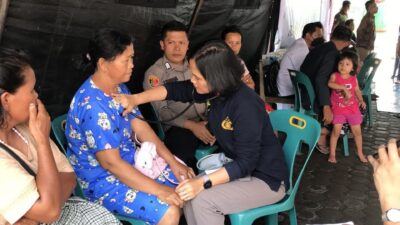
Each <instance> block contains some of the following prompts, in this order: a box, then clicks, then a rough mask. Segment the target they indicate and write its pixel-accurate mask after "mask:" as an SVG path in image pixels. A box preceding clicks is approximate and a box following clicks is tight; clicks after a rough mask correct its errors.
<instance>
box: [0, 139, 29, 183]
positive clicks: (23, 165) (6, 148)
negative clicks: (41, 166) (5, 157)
mask: <svg viewBox="0 0 400 225" xmlns="http://www.w3.org/2000/svg"><path fill="white" fill-rule="evenodd" d="M0 147H1V148H2V149H3V150H4V151H6V152H8V154H10V155H11V156H12V157H14V159H15V160H17V161H18V162H19V164H21V166H22V167H23V168H24V169H25V170H26V171H27V172H28V173H29V174H30V175H32V176H33V177H36V173H35V172H33V170H32V169H31V168H30V167H29V166H28V164H26V163H25V162H24V160H22V159H21V158H20V157H19V156H18V155H17V154H15V152H13V151H12V150H11V149H10V148H9V147H8V146H7V145H5V144H3V143H1V142H0Z"/></svg>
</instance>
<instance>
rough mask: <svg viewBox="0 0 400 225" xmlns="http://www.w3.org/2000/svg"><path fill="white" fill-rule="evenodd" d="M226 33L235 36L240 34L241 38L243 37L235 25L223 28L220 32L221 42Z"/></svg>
mask: <svg viewBox="0 0 400 225" xmlns="http://www.w3.org/2000/svg"><path fill="white" fill-rule="evenodd" d="M228 33H237V34H240V36H241V37H243V35H242V31H241V30H240V28H239V27H238V26H236V25H231V26H227V27H225V28H224V29H223V30H222V33H221V39H222V40H225V38H226V35H227V34H228Z"/></svg>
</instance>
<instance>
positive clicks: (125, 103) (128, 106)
mask: <svg viewBox="0 0 400 225" xmlns="http://www.w3.org/2000/svg"><path fill="white" fill-rule="evenodd" d="M111 96H112V97H113V98H114V100H115V101H116V102H118V103H119V104H121V106H122V107H123V108H124V111H123V112H122V115H123V116H126V115H128V114H129V113H130V112H132V110H133V108H135V107H136V106H137V105H140V104H139V102H138V101H139V99H138V97H137V95H126V94H115V93H112V94H111Z"/></svg>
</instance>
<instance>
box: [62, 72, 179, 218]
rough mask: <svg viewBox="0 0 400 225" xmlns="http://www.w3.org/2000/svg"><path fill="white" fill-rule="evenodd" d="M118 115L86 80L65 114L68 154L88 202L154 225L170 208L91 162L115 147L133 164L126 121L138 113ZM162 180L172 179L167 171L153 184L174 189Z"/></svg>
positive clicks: (122, 89) (124, 90)
mask: <svg viewBox="0 0 400 225" xmlns="http://www.w3.org/2000/svg"><path fill="white" fill-rule="evenodd" d="M117 93H124V94H130V92H129V90H128V88H127V87H126V86H125V85H124V84H121V85H119V86H118V89H117ZM122 112H123V108H122V106H121V105H120V104H118V103H117V102H116V101H114V100H113V98H112V97H111V96H109V95H107V94H105V93H104V92H103V91H102V90H100V89H99V88H97V87H96V85H95V84H94V83H93V81H92V80H91V78H89V79H88V80H86V81H85V83H84V84H83V85H82V86H81V87H80V88H79V90H78V91H77V93H76V94H75V96H74V98H73V100H72V102H71V105H70V110H69V112H68V117H67V124H66V130H65V133H66V137H67V140H68V147H67V156H68V159H69V161H70V163H71V165H72V166H73V168H74V170H75V173H76V175H77V177H78V182H79V184H80V185H81V187H82V190H83V193H84V195H85V197H86V198H87V199H88V200H90V201H93V202H97V203H99V204H101V205H104V206H105V207H106V208H107V209H109V210H110V211H112V212H114V213H118V214H122V215H125V216H130V217H133V218H138V219H141V220H145V221H147V222H149V223H150V224H156V223H158V222H159V220H160V219H161V218H162V216H163V215H164V213H165V212H166V210H167V209H168V207H169V206H168V205H167V204H166V203H164V202H162V201H160V200H159V199H158V198H157V197H156V196H153V195H150V194H147V193H144V192H140V191H137V190H135V189H132V188H130V187H128V186H126V185H125V184H124V183H122V182H121V181H120V180H118V179H117V178H116V177H115V176H114V175H113V174H111V173H110V172H109V171H107V170H105V169H104V168H103V167H102V166H101V165H100V163H99V162H98V161H97V160H96V153H97V152H99V151H103V150H106V149H118V151H119V154H120V157H121V158H122V159H123V160H125V161H126V162H127V163H129V164H130V165H134V163H135V162H134V154H135V151H136V146H135V143H134V141H132V128H131V121H132V120H133V119H135V118H136V117H138V116H141V113H140V111H139V110H138V109H137V108H135V109H133V110H132V112H131V113H129V114H128V115H127V116H122ZM166 177H167V178H168V179H170V180H173V181H177V179H176V178H175V177H174V175H173V173H172V172H171V170H170V168H169V167H167V168H166V169H165V170H164V171H163V173H162V174H161V175H160V176H159V177H158V178H157V179H156V181H157V182H159V183H162V184H166V185H168V186H171V187H175V186H176V185H174V184H172V183H171V182H170V181H169V180H168V179H165V178H166Z"/></svg>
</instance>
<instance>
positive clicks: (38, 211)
mask: <svg viewBox="0 0 400 225" xmlns="http://www.w3.org/2000/svg"><path fill="white" fill-rule="evenodd" d="M35 83H36V78H35V73H34V71H33V69H32V67H31V65H30V60H29V57H28V56H27V55H26V54H25V53H24V52H22V51H20V50H15V49H0V102H1V103H0V180H1V185H0V225H4V224H7V225H9V224H16V225H38V224H39V223H46V224H53V225H61V224H63V225H64V224H66V225H68V224H74V225H79V224H87V223H86V222H87V220H84V219H88V220H90V221H91V222H93V223H96V224H120V223H119V221H118V220H117V219H116V218H115V217H114V216H113V215H112V214H111V213H109V212H107V210H106V209H104V208H103V207H100V206H97V205H95V204H92V203H88V202H86V201H84V200H82V199H76V198H73V200H72V201H73V202H72V201H70V200H68V199H69V198H70V196H71V193H72V190H73V189H74V187H75V184H76V182H75V179H76V177H75V174H74V172H73V170H72V168H71V166H70V165H69V163H68V161H67V159H66V158H65V156H64V155H63V154H62V153H61V152H60V150H59V149H58V148H57V146H56V145H55V144H54V143H53V142H52V141H51V140H50V138H49V134H50V117H49V115H48V113H47V111H46V109H45V107H44V105H43V103H42V102H41V101H40V100H39V99H38V94H37V93H36V91H35V89H34V87H35ZM19 160H20V161H19ZM23 165H24V166H25V167H24V166H23ZM77 207H79V209H85V210H86V211H85V218H83V217H82V214H81V212H79V211H77V210H76V209H77ZM80 219H82V220H80Z"/></svg>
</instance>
